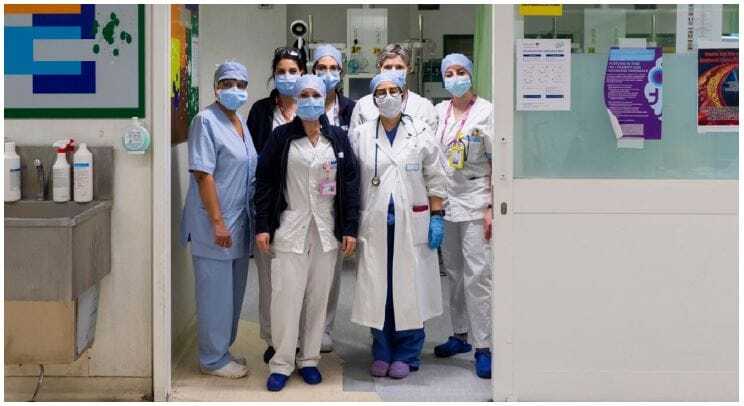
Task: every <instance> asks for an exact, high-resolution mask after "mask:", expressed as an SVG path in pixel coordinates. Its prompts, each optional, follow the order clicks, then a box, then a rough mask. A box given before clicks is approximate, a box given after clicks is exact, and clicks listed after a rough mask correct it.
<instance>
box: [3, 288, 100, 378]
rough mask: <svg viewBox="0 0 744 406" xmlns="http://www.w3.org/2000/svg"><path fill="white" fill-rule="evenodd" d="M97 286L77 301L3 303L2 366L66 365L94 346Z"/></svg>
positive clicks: (7, 301)
mask: <svg viewBox="0 0 744 406" xmlns="http://www.w3.org/2000/svg"><path fill="white" fill-rule="evenodd" d="M98 291H99V286H98V285H94V286H92V287H91V288H90V289H88V290H87V291H85V292H84V293H83V294H82V295H81V296H80V297H79V298H78V299H77V300H74V301H59V302H37V301H9V300H6V301H5V363H6V364H27V363H34V364H66V363H70V362H74V361H75V360H77V359H78V358H80V355H82V354H83V353H84V352H85V350H87V349H88V348H90V347H91V346H92V345H93V341H94V339H95V328H96V319H97V315H98Z"/></svg>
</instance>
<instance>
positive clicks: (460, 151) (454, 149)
mask: <svg viewBox="0 0 744 406" xmlns="http://www.w3.org/2000/svg"><path fill="white" fill-rule="evenodd" d="M473 104H475V99H473V100H471V101H470V104H468V109H467V111H466V112H465V114H464V116H463V117H462V120H460V128H458V130H457V134H456V135H455V140H454V141H452V143H451V144H450V145H449V147H448V148H447V165H449V167H450V168H452V169H455V170H459V169H462V168H464V167H465V161H466V160H467V154H466V153H465V143H463V142H462V139H463V138H465V137H464V136H463V134H462V129H463V127H464V126H465V121H466V120H467V119H468V115H469V114H470V109H471V108H472V107H473ZM451 113H452V102H450V105H449V108H447V118H446V119H445V120H444V128H443V130H442V131H443V133H442V139H443V138H444V131H447V121H448V120H449V116H450V114H451Z"/></svg>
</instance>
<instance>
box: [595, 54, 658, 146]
mask: <svg viewBox="0 0 744 406" xmlns="http://www.w3.org/2000/svg"><path fill="white" fill-rule="evenodd" d="M662 79H663V76H662V56H661V48H655V47H649V48H619V47H612V48H611V49H610V53H609V59H608V61H607V71H606V72H605V83H604V100H605V106H606V107H607V113H608V114H609V116H610V123H611V124H612V129H613V130H614V132H615V136H616V137H617V138H618V139H619V138H623V137H639V138H644V139H647V140H659V139H661V120H662V106H663V104H662Z"/></svg>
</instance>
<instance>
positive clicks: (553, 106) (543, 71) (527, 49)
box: [517, 39, 571, 111]
mask: <svg viewBox="0 0 744 406" xmlns="http://www.w3.org/2000/svg"><path fill="white" fill-rule="evenodd" d="M517 110H519V111H525V110H542V111H548V110H554V111H555V110H563V111H566V110H571V40H568V39H519V40H517Z"/></svg>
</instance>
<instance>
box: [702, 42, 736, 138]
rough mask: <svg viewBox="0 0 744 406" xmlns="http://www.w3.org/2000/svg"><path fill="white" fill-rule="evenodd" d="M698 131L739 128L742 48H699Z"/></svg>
mask: <svg viewBox="0 0 744 406" xmlns="http://www.w3.org/2000/svg"><path fill="white" fill-rule="evenodd" d="M697 88H698V111H697V123H698V132H714V131H726V132H729V131H730V132H736V131H738V129H739V49H738V48H698V80H697Z"/></svg>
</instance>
